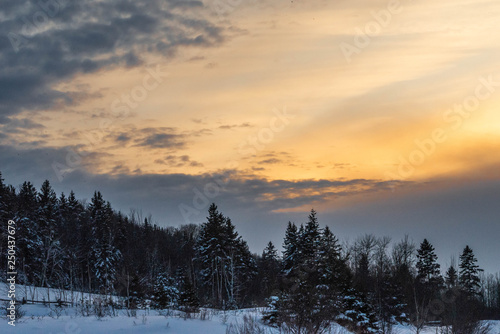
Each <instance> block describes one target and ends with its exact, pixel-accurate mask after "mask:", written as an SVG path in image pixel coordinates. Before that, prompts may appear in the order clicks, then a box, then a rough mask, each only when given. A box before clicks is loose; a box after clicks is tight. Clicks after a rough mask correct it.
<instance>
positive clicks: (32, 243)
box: [14, 182, 44, 285]
mask: <svg viewBox="0 0 500 334" xmlns="http://www.w3.org/2000/svg"><path fill="white" fill-rule="evenodd" d="M17 202H18V203H17V204H18V205H17V207H18V209H17V213H16V215H15V218H14V221H15V222H16V224H17V227H18V231H17V233H16V234H17V235H19V243H18V244H19V246H18V247H19V248H18V249H19V257H18V261H19V263H20V264H21V271H22V272H23V273H24V275H25V277H26V278H24V275H20V276H19V277H20V280H21V282H22V283H30V284H36V285H39V284H40V282H41V281H42V280H43V278H42V266H43V262H44V258H43V255H42V254H43V248H42V245H43V238H42V232H41V229H40V226H39V225H38V220H37V211H38V200H37V191H36V189H35V187H34V186H33V184H31V182H24V183H23V184H22V186H21V189H20V190H19V195H18V196H17Z"/></svg>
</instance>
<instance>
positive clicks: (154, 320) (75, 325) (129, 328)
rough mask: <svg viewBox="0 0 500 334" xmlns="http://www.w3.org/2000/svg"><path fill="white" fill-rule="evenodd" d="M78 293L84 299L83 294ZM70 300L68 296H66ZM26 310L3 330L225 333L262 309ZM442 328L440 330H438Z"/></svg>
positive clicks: (496, 332) (2, 287)
mask: <svg viewBox="0 0 500 334" xmlns="http://www.w3.org/2000/svg"><path fill="white" fill-rule="evenodd" d="M17 290H18V291H17V292H18V296H20V297H21V298H22V297H23V296H24V294H25V293H27V295H30V291H33V290H34V289H33V288H32V287H27V291H26V292H25V291H24V286H17ZM6 291H7V286H6V284H3V283H0V296H2V298H3V296H6ZM33 292H34V294H35V295H36V297H37V298H40V300H41V299H42V298H45V300H48V296H50V300H52V301H55V300H57V298H58V297H59V296H61V295H63V296H64V295H66V296H67V297H68V296H70V295H71V294H70V293H69V292H67V291H66V292H65V293H61V292H59V291H57V290H49V291H48V289H35V290H34V291H33ZM76 295H78V296H79V298H80V299H81V296H82V295H81V294H75V296H76ZM84 297H85V298H97V297H100V296H99V295H88V294H84ZM67 300H69V298H68V299H67ZM21 309H22V310H23V311H25V314H24V316H23V317H22V318H21V319H19V320H18V321H16V326H15V327H12V326H10V325H9V324H8V322H7V319H6V318H5V316H2V317H1V318H0V333H22V334H32V333H33V334H38V333H47V334H84V333H92V334H101V333H103V334H128V333H141V334H156V333H167V334H191V333H192V334H226V333H227V330H228V328H229V327H230V326H231V325H233V326H235V325H239V324H243V322H244V317H251V318H253V319H255V320H257V321H260V320H259V319H260V317H261V311H262V309H245V310H238V311H227V312H222V311H217V310H211V309H202V311H201V313H197V314H195V315H194V316H193V317H192V318H188V317H186V316H185V314H184V313H182V312H180V311H170V312H166V311H156V310H138V311H137V314H136V315H134V316H132V315H131V314H130V313H129V312H127V310H119V311H117V314H116V316H114V317H104V318H97V317H96V316H88V317H83V316H81V312H79V310H78V307H77V306H75V307H64V308H56V307H55V306H54V304H52V305H51V306H50V307H49V306H44V305H41V304H35V305H32V304H26V305H23V306H22V307H21ZM490 324H491V326H492V327H491V332H490V333H491V334H500V321H490ZM261 326H262V327H263V328H265V329H266V332H265V333H266V334H278V333H279V331H278V330H276V329H274V328H271V327H267V326H264V325H262V324H261ZM393 332H394V333H398V334H411V333H414V330H413V329H412V328H411V327H409V326H405V325H397V326H394V329H393ZM438 332H439V331H438ZM331 333H335V334H350V333H351V332H349V331H347V330H346V329H344V328H342V327H341V326H339V325H337V324H335V325H334V326H333V328H332V331H331ZM435 333H436V328H435V327H432V328H426V329H424V331H422V334H435Z"/></svg>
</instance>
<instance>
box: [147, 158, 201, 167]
mask: <svg viewBox="0 0 500 334" xmlns="http://www.w3.org/2000/svg"><path fill="white" fill-rule="evenodd" d="M155 163H156V164H160V165H167V166H169V167H185V166H190V167H203V164H202V163H201V162H198V161H193V160H191V158H190V157H189V156H188V155H181V156H175V155H168V156H166V157H165V158H164V159H157V160H155Z"/></svg>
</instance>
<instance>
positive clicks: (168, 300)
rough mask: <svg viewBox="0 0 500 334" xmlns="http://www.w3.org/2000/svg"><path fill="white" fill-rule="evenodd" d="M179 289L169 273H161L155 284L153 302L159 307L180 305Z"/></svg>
mask: <svg viewBox="0 0 500 334" xmlns="http://www.w3.org/2000/svg"><path fill="white" fill-rule="evenodd" d="M178 301H179V289H178V287H177V286H176V284H175V282H174V279H173V278H172V277H171V276H170V275H169V274H168V273H167V272H162V273H160V274H159V275H158V276H157V277H156V280H155V283H154V286H153V303H154V306H155V307H156V308H157V309H166V308H173V307H176V306H177V305H178Z"/></svg>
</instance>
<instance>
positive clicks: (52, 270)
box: [37, 180, 66, 286]
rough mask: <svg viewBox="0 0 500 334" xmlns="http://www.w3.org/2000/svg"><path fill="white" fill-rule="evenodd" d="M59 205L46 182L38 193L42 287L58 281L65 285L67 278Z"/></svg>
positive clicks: (53, 192)
mask: <svg viewBox="0 0 500 334" xmlns="http://www.w3.org/2000/svg"><path fill="white" fill-rule="evenodd" d="M58 210H59V208H58V203H57V196H56V193H55V191H54V190H53V189H52V187H51V185H50V182H49V181H48V180H46V181H45V182H43V184H42V187H41V188H40V191H39V193H38V210H37V224H38V228H39V232H40V236H41V238H42V244H41V245H40V246H41V251H42V254H41V256H42V272H41V281H40V283H39V285H40V286H45V285H51V283H53V282H55V280H58V281H59V283H64V282H65V280H66V278H65V277H64V275H63V271H62V268H63V261H64V256H63V252H62V249H61V243H60V240H59V235H58V231H59V228H58V226H57V222H58V221H60V219H58Z"/></svg>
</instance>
